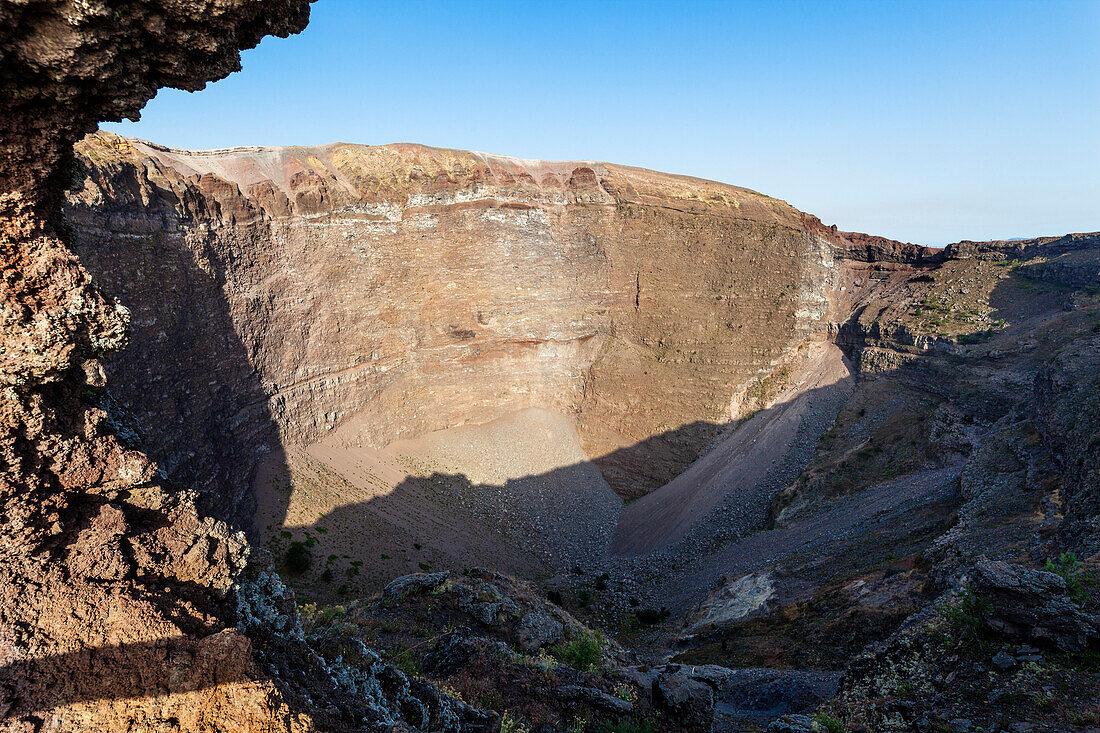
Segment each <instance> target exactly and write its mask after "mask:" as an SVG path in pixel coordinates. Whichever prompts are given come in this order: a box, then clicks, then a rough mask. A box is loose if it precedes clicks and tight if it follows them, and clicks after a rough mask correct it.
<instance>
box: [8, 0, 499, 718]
mask: <svg viewBox="0 0 1100 733" xmlns="http://www.w3.org/2000/svg"><path fill="white" fill-rule="evenodd" d="M308 14H309V3H308V1H307V0H262V1H261V0H219V1H218V2H110V3H108V2H76V1H75V0H5V2H2V3H0V62H2V63H0V318H2V320H0V359H2V362H0V383H2V388H3V389H2V393H0V504H2V511H0V718H2V721H0V728H2V729H3V730H11V731H26V730H51V731H69V730H73V731H75V730H80V731H99V730H101V731H107V730H112V731H113V730H122V729H126V730H135V729H141V730H195V731H197V730H207V731H215V730H225V731H229V730H252V731H306V730H311V729H312V728H313V725H314V722H315V721H317V722H318V723H319V724H321V725H323V727H324V728H325V729H327V730H343V729H375V728H379V727H387V728H390V727H392V726H393V725H398V726H404V725H407V723H406V722H405V721H412V723H413V724H414V725H419V726H422V727H424V728H435V729H441V730H442V729H446V730H460V729H462V728H463V727H467V728H469V729H478V725H480V726H481V727H482V728H484V727H487V726H488V727H491V726H492V721H493V718H492V716H486V715H483V714H480V713H476V711H472V710H468V709H467V712H464V713H463V714H461V715H449V716H448V715H445V714H442V713H440V712H439V711H452V712H453V711H454V710H459V709H460V708H464V706H460V707H455V706H454V705H451V704H450V703H448V702H446V700H445V698H444V697H443V696H440V694H439V693H438V692H437V691H433V690H430V689H424V686H423V685H420V686H417V685H415V684H410V683H409V681H408V680H407V679H406V678H405V677H404V676H403V675H402V674H401V673H400V672H399V671H397V670H395V669H393V668H391V667H388V666H386V665H383V664H381V663H380V662H378V661H377V660H374V662H373V663H372V662H371V661H370V660H367V661H366V662H363V663H360V664H358V665H343V666H341V663H340V661H339V660H336V661H329V662H325V661H323V660H321V661H317V660H316V659H315V655H314V653H313V651H312V650H311V649H310V648H309V647H307V646H305V645H304V642H302V641H301V640H300V639H298V638H296V637H295V635H294V633H293V625H292V624H290V625H288V624H287V623H286V622H285V614H283V615H280V613H278V612H275V611H273V610H272V611H271V612H270V613H264V614H260V616H259V617H245V616H242V611H243V610H244V609H252V610H256V609H257V608H267V609H269V610H271V609H274V608H276V604H277V603H278V595H277V594H276V593H274V591H275V590H277V589H276V588H272V587H271V583H268V584H267V585H266V586H265V585H263V584H261V585H260V586H256V585H255V584H253V585H249V584H248V583H246V584H245V585H244V586H238V585H237V584H236V581H237V577H238V575H239V574H240V573H241V571H242V570H243V569H244V567H245V565H246V563H248V562H249V548H248V546H247V544H246V543H245V540H244V537H243V535H242V534H241V533H240V532H239V531H236V530H234V529H232V528H231V527H229V526H228V525H227V524H226V523H225V522H222V521H220V520H215V519H210V518H206V517H203V516H201V515H200V514H199V513H198V511H197V510H196V508H195V498H196V495H195V494H194V493H192V492H190V491H187V490H183V489H180V488H179V487H177V486H174V485H171V484H169V483H167V482H166V481H165V478H164V475H163V472H162V471H160V469H159V468H158V466H157V465H156V464H155V463H154V462H152V461H151V460H149V459H148V458H147V457H146V456H145V454H143V453H142V452H141V451H140V450H138V449H137V447H138V446H137V444H136V443H135V442H134V438H135V437H136V434H135V433H134V431H133V430H132V421H131V420H130V419H129V417H128V416H127V414H126V413H125V412H124V411H122V410H120V409H119V407H118V405H117V403H115V402H114V400H113V399H112V397H111V396H110V394H109V393H108V392H107V391H106V389H105V384H106V380H105V375H104V369H103V366H102V362H101V360H102V359H103V358H104V357H106V356H107V355H109V354H111V353H113V352H116V351H117V350H118V349H119V348H121V347H122V346H123V345H124V344H125V342H126V338H127V331H128V326H129V313H128V311H127V310H126V308H124V307H123V306H121V305H119V304H118V303H117V301H114V300H113V299H112V298H110V297H108V296H105V295H104V294H103V293H102V292H101V291H100V290H99V288H98V286H97V284H96V283H94V282H93V280H92V278H91V277H90V276H89V274H88V273H87V271H85V270H84V268H83V267H82V266H81V264H80V263H79V262H78V260H77V259H76V257H75V256H74V255H73V254H71V253H70V251H69V250H68V249H67V247H66V244H65V242H64V241H63V239H62V236H61V234H60V232H63V231H64V230H63V229H62V228H59V222H60V204H61V201H62V197H63V191H64V189H65V187H66V186H67V185H68V184H69V183H70V182H71V181H72V176H73V170H72V166H71V163H72V161H73V157H72V146H73V143H74V142H75V141H76V140H77V139H79V138H80V137H81V136H82V135H84V134H85V133H87V132H89V131H91V130H93V129H94V128H95V126H96V124H97V123H98V122H99V121H101V120H108V119H110V120H117V119H119V118H120V117H122V116H129V117H136V116H137V114H138V111H139V110H140V109H141V107H142V106H143V105H144V104H145V102H146V101H147V100H148V99H149V98H151V97H152V96H153V94H155V92H156V90H157V89H158V88H159V87H161V86H174V87H178V88H183V89H199V88H201V87H202V86H203V85H204V84H205V83H206V82H207V81H209V80H211V79H216V78H219V77H222V76H225V75H226V74H228V73H230V72H232V71H234V70H236V69H238V68H239V56H238V53H239V50H240V49H242V48H249V47H251V46H254V45H255V44H256V43H258V42H259V40H260V39H261V38H263V37H264V36H266V35H272V34H274V35H280V36H285V35H288V34H290V33H294V32H297V31H299V30H301V29H302V28H303V27H304V26H305V23H306V21H307V19H308ZM257 572H259V571H257ZM257 588H258V590H257ZM283 602H284V605H285V604H286V603H289V604H290V608H291V609H292V607H293V601H292V600H289V599H283ZM281 619H282V620H281ZM246 632H247V633H246ZM273 640H274V641H273ZM341 680H344V682H343V683H341ZM340 684H344V685H345V687H347V688H348V689H345V690H342V691H341V690H340V689H339V685H340ZM334 685H335V686H336V687H335V688H334ZM372 685H373V688H372V687H371V686H372ZM368 688H369V689H376V691H377V695H376V696H375V697H373V698H371V697H364V694H365V692H366V691H367V690H368ZM303 690H304V691H305V692H301V691H303ZM325 690H328V695H327V696H326V695H325V694H323V693H324V691H325ZM322 700H324V701H325V707H324V709H323V710H322V709H318V707H317V704H318V703H320V701H322ZM426 700H431V701H434V702H433V704H434V707H433V704H429V703H427V702H425V701H426ZM441 701H442V702H441ZM452 702H453V701H452ZM478 721H480V722H478ZM468 723H469V725H467V724H468Z"/></svg>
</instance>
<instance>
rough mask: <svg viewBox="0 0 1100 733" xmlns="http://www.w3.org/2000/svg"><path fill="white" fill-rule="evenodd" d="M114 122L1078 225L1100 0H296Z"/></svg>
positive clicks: (872, 207) (1095, 209) (836, 207)
mask: <svg viewBox="0 0 1100 733" xmlns="http://www.w3.org/2000/svg"><path fill="white" fill-rule="evenodd" d="M242 63H243V67H244V68H243V71H241V72H240V73H237V74H234V75H232V76H230V77H229V78H227V79H224V80H222V81H219V82H216V83H214V84H211V85H209V86H207V88H206V89H205V90H203V91H201V92H197V93H193V94H190V93H186V92H180V91H176V90H162V91H161V92H160V94H158V95H157V97H156V99H154V100H153V101H152V102H150V103H149V105H148V106H147V107H146V108H145V110H144V112H143V114H142V119H141V121H140V122H137V123H132V122H124V123H121V124H105V125H104V126H103V127H104V128H105V129H109V130H112V131H115V132H118V133H120V134H124V135H132V136H137V137H142V138H145V139H149V140H154V141H156V142H160V143H164V144H167V145H173V146H177V147H186V148H193V149H198V148H213V147H226V146H231V145H280V144H315V143H325V142H334V141H342V142H357V143H369V144H381V143H388V142H419V143H425V144H428V145H438V146H442V147H454V148H462V149H470V150H480V151H486V152H493V153H502V154H506V155H514V156H518V157H525V158H546V159H555V160H563V159H564V160H608V161H613V162H617V163H626V164H631V165H639V166H644V167H647V168H654V169H658V170H664V171H669V172H674V173H684V174H689V175H695V176H701V177H704V178H712V179H716V180H720V181H725V182H728V183H733V184H737V185H741V186H747V187H749V188H753V189H756V190H758V191H762V192H764V193H767V194H770V195H772V196H776V197H778V198H782V199H785V200H787V201H789V202H791V203H792V204H794V205H795V206H797V207H798V208H800V209H802V210H804V211H809V212H812V213H814V214H817V215H818V216H820V217H821V218H822V220H823V221H825V222H826V223H827V224H833V223H836V224H838V225H839V226H840V227H841V228H842V229H853V230H859V231H866V232H871V233H875V234H883V235H887V236H891V237H895V238H899V239H904V240H908V241H915V242H922V243H926V244H936V245H938V244H944V243H947V242H951V241H956V240H959V239H989V238H1002V237H1004V238H1007V237H1026V236H1033V235H1039V234H1059V233H1065V232H1069V231H1094V230H1100V0H1088V1H1085V0H1082V1H1079V2H1075V1H1073V0H1066V1H1064V2H1055V1H1049V2H1013V1H1012V0H998V1H996V2H982V1H980V0H956V1H955V2H933V1H927V2H916V1H913V2H893V1H891V0H879V1H878V2H870V1H868V2H820V1H818V2H811V1H809V0H807V1H806V2H794V1H789V2H774V1H773V2H765V1H764V0H760V1H759V2H733V1H728V2H610V1H608V2H600V1H599V0H588V1H587V2H570V1H567V0H562V1H559V2H553V3H534V2H519V1H516V0H513V1H512V2H419V1H417V0H405V1H404V2H373V1H370V0H320V1H319V2H317V3H316V4H315V5H314V6H313V19H312V21H311V23H310V26H309V27H308V28H307V29H306V30H305V32H303V33H302V34H301V35H299V36H296V37H292V38H289V39H278V38H269V39H266V40H265V41H264V42H263V43H261V44H260V46H259V47H257V48H256V49H254V50H252V51H248V52H246V53H245V54H244V55H243V57H242Z"/></svg>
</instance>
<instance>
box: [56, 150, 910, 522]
mask: <svg viewBox="0 0 1100 733" xmlns="http://www.w3.org/2000/svg"><path fill="white" fill-rule="evenodd" d="M78 152H79V155H80V159H81V161H82V162H83V163H84V164H85V165H86V167H87V170H88V176H87V178H86V179H85V180H84V182H83V185H82V186H80V187H77V188H76V189H74V190H73V192H72V193H71V194H70V197H69V203H68V206H67V208H66V215H67V219H68V221H69V222H70V224H71V225H72V226H73V229H74V235H75V241H76V242H77V244H76V247H77V250H78V251H79V252H80V254H81V255H82V257H83V258H84V259H85V261H86V262H87V263H88V265H89V267H91V269H92V271H93V272H95V273H96V277H97V278H98V279H99V280H100V281H101V282H103V283H105V284H106V285H107V286H108V287H109V288H110V290H111V291H112V292H114V293H117V294H118V295H119V297H120V298H121V299H122V300H123V302H126V303H128V304H129V306H130V307H131V308H132V309H134V317H133V324H134V325H133V327H134V332H135V338H134V341H135V345H134V347H133V348H131V349H129V350H128V351H127V352H126V354H125V355H124V356H123V357H122V358H121V359H120V360H118V361H117V362H115V363H114V364H113V365H112V366H111V367H109V369H110V370H111V373H112V378H113V379H114V380H115V382H116V383H117V384H118V385H119V388H118V390H117V392H118V394H119V395H120V399H121V400H122V402H123V404H124V405H125V406H126V407H127V408H129V409H132V410H134V411H135V412H136V413H137V414H138V416H139V418H140V422H141V423H142V424H144V425H145V426H147V428H148V436H149V439H150V441H151V443H150V444H151V446H152V447H153V450H154V454H155V455H157V456H158V457H159V458H161V459H162V462H163V464H164V465H165V467H166V468H167V469H168V470H169V471H170V473H171V474H172V475H174V476H179V477H181V478H185V479H187V480H189V481H196V482H198V484H199V485H204V486H213V485H215V484H216V485H219V486H225V485H234V486H235V487H236V491H235V493H234V495H232V496H224V495H223V496H222V497H220V500H221V501H225V502H227V504H226V506H225V509H226V510H227V511H229V512H232V511H234V510H235V509H239V508H240V506H242V502H247V500H246V499H245V497H244V493H243V491H244V489H243V485H242V483H241V482H242V481H243V480H245V479H246V478H247V476H246V475H242V473H244V472H241V471H240V470H239V468H240V466H241V465H249V464H250V463H251V462H253V461H254V460H255V459H256V456H257V452H258V451H259V452H262V451H264V450H267V449H270V448H271V447H273V446H275V445H277V444H279V443H281V444H284V445H295V444H308V443H310V442H313V441H316V440H317V439H319V438H320V437H322V436H325V435H326V434H327V432H328V431H329V430H331V429H332V428H334V427H335V426H341V435H342V436H345V439H346V440H347V441H349V442H354V443H358V444H363V445H375V446H380V445H385V444H386V443H388V442H389V441H392V440H394V439H397V438H402V437H406V436H413V435H418V434H422V433H425V432H428V431H431V430H437V429H441V428H447V427H451V426H454V425H458V424H462V423H465V422H484V421H487V420H490V419H493V418H496V417H499V416H501V415H504V414H506V413H509V412H513V411H515V410H518V409H523V408H526V407H541V408H548V409H554V410H557V411H559V412H563V413H566V414H571V415H574V416H575V419H576V421H577V424H578V428H579V430H580V433H581V437H582V441H583V444H584V446H585V449H586V451H587V453H588V454H589V456H590V457H591V458H593V459H594V460H595V461H596V462H597V464H599V465H600V467H601V469H603V471H604V475H605V476H606V477H607V479H608V480H609V482H610V483H611V485H612V487H613V488H614V489H615V490H616V491H618V492H619V493H620V494H622V495H623V496H628V497H630V496H638V495H641V494H644V493H646V492H648V491H650V490H652V489H653V488H656V487H657V486H660V485H662V484H663V483H665V482H667V481H668V480H669V479H671V478H672V477H673V476H675V475H676V474H677V473H679V472H680V471H681V470H683V468H684V467H686V466H687V464H689V463H690V462H691V461H692V460H694V459H695V458H697V457H698V456H699V454H700V452H701V450H702V449H703V448H704V447H705V445H706V444H707V442H708V441H709V440H710V439H711V438H713V437H714V435H715V434H716V432H717V428H716V426H718V425H721V424H723V423H725V422H728V421H729V420H730V419H732V418H736V417H739V416H740V415H739V414H734V413H738V412H739V410H740V409H741V407H742V406H741V405H740V403H739V402H738V399H737V396H738V394H739V393H743V390H744V388H745V387H746V386H747V385H748V384H750V383H752V382H754V381H755V380H757V379H759V378H760V377H762V376H763V375H765V374H766V373H768V372H769V371H771V370H772V369H774V368H775V367H776V365H777V364H779V363H780V361H781V360H782V359H783V358H784V356H786V355H787V354H789V352H790V351H791V350H792V349H793V348H794V347H796V346H797V345H798V344H799V343H801V342H803V341H805V340H806V339H808V338H813V337H824V336H825V335H826V334H827V331H828V327H829V326H828V324H829V322H830V319H831V318H833V319H836V318H839V317H840V312H841V311H842V310H843V309H844V308H845V307H846V306H845V305H844V304H843V303H842V302H841V301H842V300H843V301H844V302H847V301H848V300H850V298H849V294H842V293H841V287H842V286H843V283H849V284H851V283H850V282H849V281H850V279H851V278H850V277H849V275H848V273H847V272H846V271H845V270H844V268H839V269H838V268H836V267H834V257H835V256H843V257H846V258H847V257H851V259H852V261H853V262H855V261H856V258H857V257H867V256H868V255H867V254H866V252H867V251H869V247H870V245H867V244H865V243H860V244H853V243H852V242H851V241H850V240H848V239H846V238H845V237H844V236H843V235H840V234H838V233H836V232H835V231H833V230H830V229H826V228H824V227H821V225H820V223H818V222H816V220H815V219H813V218H812V217H808V216H806V215H803V214H801V213H800V212H798V211H796V210H794V209H792V208H791V207H790V206H788V205H787V204H785V203H783V202H781V201H778V200H776V199H772V198H769V197H767V196H763V195H760V194H757V193H755V192H752V191H748V190H745V189H739V188H735V187H732V186H725V185H721V184H717V183H712V182H707V181H700V180H696V179H688V178H683V177H678V176H670V175H666V174H659V173H654V172H652V171H643V170H638V169H631V168H625V167H622V166H614V165H611V164H603V163H579V162H578V163H545V162H540V161H521V160H515V159H510V158H504V157H499V156H490V155H483V154H476V153H465V152H460V151H452V150H440V149H434V148H426V147H422V146H414V145H395V146H385V147H373V148H372V147H365V146H356V145H330V146H325V147H321V148H277V149H275V148H241V149H233V150H225V151H205V152H188V151H179V150H170V149H166V148H162V147H159V146H156V145H152V144H149V143H143V142H139V141H127V140H123V139H121V138H118V137H115V136H112V135H108V134H103V133H100V134H98V135H95V136H91V137H89V138H87V139H86V140H84V141H83V142H82V143H81V144H80V145H79V146H78ZM877 241H879V243H880V244H881V243H883V242H887V240H877ZM889 246H890V247H893V248H894V249H897V248H899V247H900V248H901V250H903V251H905V252H908V251H909V250H910V249H911V250H913V251H914V252H915V253H916V254H914V255H913V257H914V258H918V257H919V256H922V255H921V252H922V251H921V250H920V249H919V248H913V247H909V249H906V247H908V246H905V245H899V244H898V243H896V242H895V243H890V244H889ZM888 254H889V255H893V256H895V259H897V258H896V254H897V253H896V252H895V251H891V252H889V253H888ZM863 281H864V284H867V279H866V278H864V279H863ZM853 292H854V291H853ZM170 385H176V386H178V388H176V389H170V388H169V386H170ZM742 396H743V395H742ZM693 423H694V424H697V425H698V426H699V427H698V428H697V429H694V430H692V429H684V430H681V431H679V432H678V433H677V437H676V438H675V440H663V441H657V442H655V443H646V442H644V441H646V439H649V438H652V437H653V436H657V435H659V434H661V433H667V432H669V431H671V430H673V429H678V428H681V427H682V426H688V425H690V424H693ZM706 423H710V427H707V426H706V425H705V424H706Z"/></svg>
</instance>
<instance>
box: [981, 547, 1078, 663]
mask: <svg viewBox="0 0 1100 733" xmlns="http://www.w3.org/2000/svg"><path fill="white" fill-rule="evenodd" d="M970 588H971V590H972V592H973V593H974V594H975V595H976V596H977V597H979V598H982V599H984V600H985V601H987V602H988V604H989V611H988V614H987V617H986V622H987V623H988V624H989V627H990V628H991V629H993V630H994V631H996V632H998V633H1000V634H1003V635H1005V636H1009V637H1022V638H1026V639H1028V640H1030V641H1032V642H1033V643H1038V644H1046V645H1048V646H1054V647H1057V648H1058V649H1061V650H1063V651H1079V650H1081V649H1083V648H1084V647H1085V645H1086V644H1087V643H1088V640H1089V639H1090V638H1096V637H1097V635H1098V631H1100V621H1098V619H1097V618H1096V617H1095V616H1092V615H1089V614H1087V613H1085V612H1084V611H1082V610H1081V608H1080V606H1078V605H1077V604H1076V603H1075V602H1074V601H1073V599H1071V598H1070V596H1069V593H1068V591H1067V588H1066V581H1065V580H1063V579H1062V578H1061V576H1059V575H1056V574H1054V573H1048V572H1046V571H1044V570H1032V569H1029V568H1025V567H1023V566H1020V565H1014V564H1012V563H1007V562H1002V561H992V560H982V561H979V562H978V564H977V565H976V566H975V567H974V572H973V576H972V578H971V582H970Z"/></svg>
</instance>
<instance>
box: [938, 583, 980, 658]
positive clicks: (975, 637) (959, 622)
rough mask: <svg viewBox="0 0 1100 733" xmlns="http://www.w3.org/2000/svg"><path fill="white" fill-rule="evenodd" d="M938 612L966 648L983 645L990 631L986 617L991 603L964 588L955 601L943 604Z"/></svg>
mask: <svg viewBox="0 0 1100 733" xmlns="http://www.w3.org/2000/svg"><path fill="white" fill-rule="evenodd" d="M936 610H937V611H939V614H940V616H942V617H943V618H944V619H945V620H946V621H947V622H948V623H949V624H950V625H951V628H952V629H953V630H954V631H955V632H956V634H957V635H958V637H959V640H960V641H961V642H962V644H963V645H964V646H975V645H980V644H981V641H982V636H983V635H984V634H985V632H986V630H987V629H988V625H987V624H986V616H988V615H989V601H987V600H986V599H984V598H982V597H980V596H978V595H975V593H974V591H972V590H971V589H970V588H964V589H963V590H962V592H961V593H959V594H958V595H957V596H956V597H955V599H954V600H953V601H950V602H946V603H943V604H941V605H940V606H938V607H937V609H936Z"/></svg>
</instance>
